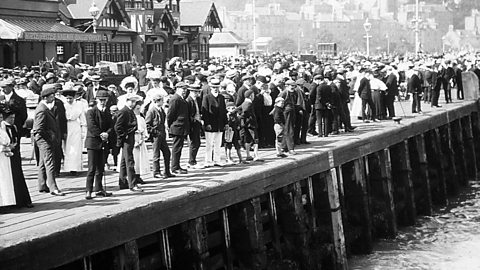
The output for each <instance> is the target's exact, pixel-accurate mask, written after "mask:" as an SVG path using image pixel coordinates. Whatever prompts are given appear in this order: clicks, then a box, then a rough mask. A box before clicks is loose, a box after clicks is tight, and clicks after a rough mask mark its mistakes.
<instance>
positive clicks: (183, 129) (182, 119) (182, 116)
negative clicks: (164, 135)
mask: <svg viewBox="0 0 480 270" xmlns="http://www.w3.org/2000/svg"><path fill="white" fill-rule="evenodd" d="M168 106H169V110H168V114H167V124H168V129H169V133H170V134H172V135H180V136H182V135H183V136H186V135H188V133H189V132H190V118H189V116H188V104H187V101H185V99H183V98H182V97H181V96H179V95H178V94H175V95H173V96H172V97H171V98H170V101H169V102H168Z"/></svg>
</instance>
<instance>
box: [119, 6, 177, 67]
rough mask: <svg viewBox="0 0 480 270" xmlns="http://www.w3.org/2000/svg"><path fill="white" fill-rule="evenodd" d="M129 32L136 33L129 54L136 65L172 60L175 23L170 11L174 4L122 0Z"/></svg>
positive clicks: (155, 63)
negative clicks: (137, 63) (123, 0)
mask: <svg viewBox="0 0 480 270" xmlns="http://www.w3.org/2000/svg"><path fill="white" fill-rule="evenodd" d="M125 10H126V11H127V13H128V15H129V17H130V22H131V29H132V30H133V31H135V32H137V33H138V36H137V37H136V39H135V40H134V43H133V54H134V55H135V56H136V59H137V61H138V62H140V63H153V64H154V65H163V64H164V63H165V60H166V59H168V58H171V57H173V42H174V39H175V35H174V34H175V27H176V26H175V25H176V23H175V20H174V18H173V15H172V13H171V12H170V10H173V11H177V5H175V6H174V4H173V3H172V1H170V2H169V3H164V2H160V3H159V2H157V1H156V0H155V1H154V0H126V1H125Z"/></svg>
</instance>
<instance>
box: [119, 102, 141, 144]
mask: <svg viewBox="0 0 480 270" xmlns="http://www.w3.org/2000/svg"><path fill="white" fill-rule="evenodd" d="M136 130H137V117H136V116H135V113H134V112H133V110H131V109H130V108H129V107H128V106H125V107H123V108H122V109H121V110H119V111H118V114H117V122H116V123H115V132H116V133H117V146H118V147H122V146H123V143H124V142H125V141H126V140H127V139H128V137H129V136H130V135H134V134H135V131H136Z"/></svg>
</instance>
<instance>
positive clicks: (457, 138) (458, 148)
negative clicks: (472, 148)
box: [449, 119, 468, 186]
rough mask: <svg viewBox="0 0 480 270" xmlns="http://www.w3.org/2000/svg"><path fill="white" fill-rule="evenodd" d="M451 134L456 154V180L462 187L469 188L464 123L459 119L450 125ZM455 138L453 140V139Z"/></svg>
mask: <svg viewBox="0 0 480 270" xmlns="http://www.w3.org/2000/svg"><path fill="white" fill-rule="evenodd" d="M449 126H450V132H451V135H452V136H451V140H452V144H453V145H452V146H453V150H454V153H455V164H456V167H457V170H456V173H457V174H456V179H458V180H459V181H460V184H461V185H462V186H468V179H467V175H466V174H467V163H466V160H465V147H464V140H463V132H462V122H461V121H460V119H457V120H455V121H453V122H451V123H450V124H449ZM452 138H453V139H452Z"/></svg>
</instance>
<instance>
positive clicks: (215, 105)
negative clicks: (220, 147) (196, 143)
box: [202, 93, 227, 132]
mask: <svg viewBox="0 0 480 270" xmlns="http://www.w3.org/2000/svg"><path fill="white" fill-rule="evenodd" d="M202 120H203V125H204V128H205V131H206V132H220V131H224V130H225V125H226V124H227V108H226V106H225V98H224V97H223V96H222V95H220V94H219V95H218V96H217V97H215V96H213V94H211V93H210V94H208V95H206V96H204V97H203V101H202Z"/></svg>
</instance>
